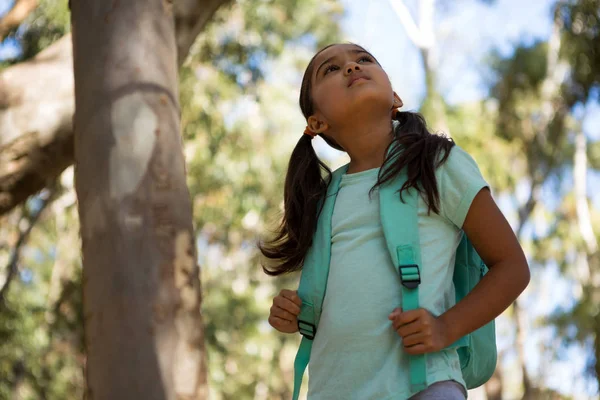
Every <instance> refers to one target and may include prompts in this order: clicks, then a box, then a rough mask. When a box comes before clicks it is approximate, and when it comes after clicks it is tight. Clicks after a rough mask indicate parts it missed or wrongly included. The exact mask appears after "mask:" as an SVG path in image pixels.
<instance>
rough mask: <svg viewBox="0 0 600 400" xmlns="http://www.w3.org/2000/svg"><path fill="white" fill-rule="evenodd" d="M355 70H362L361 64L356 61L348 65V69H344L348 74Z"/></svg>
mask: <svg viewBox="0 0 600 400" xmlns="http://www.w3.org/2000/svg"><path fill="white" fill-rule="evenodd" d="M353 71H360V65H359V64H357V63H355V62H352V63H350V64H348V65H346V69H345V70H344V72H345V73H346V75H350V74H351V73H352V72H353Z"/></svg>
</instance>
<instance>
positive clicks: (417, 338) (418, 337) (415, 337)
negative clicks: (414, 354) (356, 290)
mask: <svg viewBox="0 0 600 400" xmlns="http://www.w3.org/2000/svg"><path fill="white" fill-rule="evenodd" d="M424 342H425V335H423V334H422V333H415V334H412V335H408V336H402V344H403V345H404V347H410V346H414V345H417V344H424Z"/></svg>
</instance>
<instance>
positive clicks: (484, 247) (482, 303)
mask: <svg viewBox="0 0 600 400" xmlns="http://www.w3.org/2000/svg"><path fill="white" fill-rule="evenodd" d="M463 230H464V231H465V233H466V235H467V237H468V238H469V240H470V241H471V243H472V244H473V247H474V248H475V250H477V253H479V255H480V256H481V258H482V259H483V261H484V262H485V264H486V265H487V266H488V267H489V269H490V270H489V272H488V273H487V274H486V275H485V276H484V277H483V278H482V279H481V281H480V282H479V284H478V285H477V286H475V288H473V290H472V291H471V292H470V293H469V294H468V295H467V296H465V298H464V299H463V300H462V301H460V302H459V303H458V304H456V305H455V306H454V307H452V308H451V309H449V310H448V311H446V312H445V313H444V314H443V315H441V316H440V317H439V319H440V322H442V323H444V325H445V328H446V329H445V330H446V335H447V338H446V340H447V344H448V345H449V344H452V343H454V342H455V341H456V340H458V339H459V338H461V337H463V336H465V335H466V334H469V333H471V332H473V331H475V330H476V329H478V328H480V327H482V326H483V325H485V324H487V323H488V322H490V321H491V320H493V319H494V318H496V317H497V316H498V315H500V314H501V313H502V312H503V311H504V310H505V309H506V308H508V306H510V305H511V304H512V303H513V302H514V301H515V300H516V298H517V297H518V296H519V295H520V294H521V292H523V290H525V288H526V287H527V284H528V283H529V266H528V265H527V259H526V258H525V254H524V253H523V249H522V248H521V245H520V244H519V242H518V241H517V238H516V236H515V234H514V232H513V230H512V228H511V227H510V225H509V224H508V221H506V218H504V215H502V212H501V211H500V210H499V209H498V206H497V205H496V203H495V202H494V199H493V198H492V195H491V193H490V191H489V189H487V188H485V189H482V190H481V191H480V192H479V193H478V194H477V196H475V199H473V202H472V204H471V207H470V208H469V212H468V213H467V217H466V219H465V223H464V225H463Z"/></svg>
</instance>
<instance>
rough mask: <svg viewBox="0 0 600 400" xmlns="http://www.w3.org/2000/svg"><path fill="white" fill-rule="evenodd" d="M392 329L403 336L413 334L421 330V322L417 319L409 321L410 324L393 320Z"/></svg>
mask: <svg viewBox="0 0 600 400" xmlns="http://www.w3.org/2000/svg"><path fill="white" fill-rule="evenodd" d="M392 326H393V327H394V330H395V331H396V332H398V335H400V336H402V337H405V336H408V335H413V334H415V333H417V332H419V331H421V323H420V322H419V321H415V322H411V323H410V324H404V325H402V323H401V322H399V321H397V320H395V321H394V322H393V324H392Z"/></svg>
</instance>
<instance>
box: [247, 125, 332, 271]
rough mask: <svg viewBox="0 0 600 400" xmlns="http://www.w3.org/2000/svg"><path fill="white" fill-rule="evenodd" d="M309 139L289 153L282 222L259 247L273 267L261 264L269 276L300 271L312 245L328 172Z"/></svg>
mask: <svg viewBox="0 0 600 400" xmlns="http://www.w3.org/2000/svg"><path fill="white" fill-rule="evenodd" d="M311 139H312V138H311V137H310V136H309V135H306V134H305V135H302V137H301V138H300V140H299V141H298V144H297V145H296V147H295V148H294V151H293V152H292V156H291V158H290V162H289V165H288V170H287V174H286V178H285V188H284V200H283V203H284V215H283V219H282V221H281V224H280V225H279V228H278V229H277V231H276V232H275V237H274V238H273V239H272V240H270V241H266V242H263V243H260V244H259V246H258V247H259V249H260V251H261V253H262V254H263V255H264V256H265V257H266V259H267V261H268V264H272V266H271V267H268V266H266V265H265V263H263V265H262V267H263V270H264V271H265V273H267V274H268V275H281V274H283V273H286V272H293V271H298V270H300V269H301V268H302V264H303V262H304V257H305V256H306V253H307V251H308V249H309V248H310V246H311V244H312V238H313V234H314V233H315V230H316V227H317V219H318V215H319V213H320V211H321V210H320V205H321V206H322V202H320V200H321V199H323V198H324V197H325V194H326V193H327V185H328V183H329V181H330V180H331V170H330V169H329V168H328V167H327V166H326V165H325V164H324V163H323V162H322V161H321V160H320V159H319V157H317V154H316V153H315V150H314V148H313V146H312V143H311ZM323 172H325V177H324V176H323Z"/></svg>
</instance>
